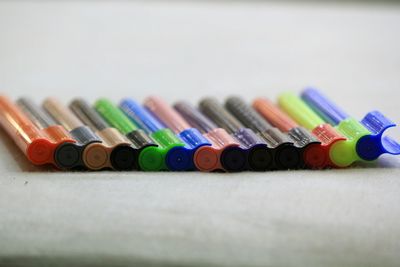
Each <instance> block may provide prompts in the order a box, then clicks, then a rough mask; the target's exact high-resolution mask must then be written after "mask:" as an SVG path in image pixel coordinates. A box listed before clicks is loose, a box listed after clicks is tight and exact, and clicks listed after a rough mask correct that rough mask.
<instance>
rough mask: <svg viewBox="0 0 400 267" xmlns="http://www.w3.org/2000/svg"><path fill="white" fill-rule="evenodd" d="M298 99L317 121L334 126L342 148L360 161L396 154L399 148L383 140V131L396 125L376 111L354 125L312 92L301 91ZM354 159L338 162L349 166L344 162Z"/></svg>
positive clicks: (385, 138)
mask: <svg viewBox="0 0 400 267" xmlns="http://www.w3.org/2000/svg"><path fill="white" fill-rule="evenodd" d="M301 97H302V98H303V100H304V101H305V102H306V103H307V104H308V105H309V106H310V107H311V108H312V109H313V110H314V111H315V112H316V113H317V114H319V115H320V117H321V118H323V119H324V120H325V121H326V122H328V123H330V124H332V125H334V126H336V128H337V129H338V130H339V131H340V132H342V133H343V135H344V136H346V137H347V139H348V142H347V143H346V144H347V145H348V146H351V149H352V150H354V147H355V150H356V152H357V154H358V156H359V157H360V158H361V159H363V160H374V159H377V158H378V157H379V156H380V155H382V154H384V153H388V154H392V155H398V154H400V144H399V143H398V142H396V141H395V140H394V139H392V138H391V137H389V136H383V133H384V131H385V130H386V129H388V128H389V127H394V126H396V125H395V124H394V123H393V122H392V121H390V120H389V119H388V118H386V117H385V116H384V115H383V114H382V113H380V112H379V111H372V112H369V113H368V114H367V115H366V116H365V117H364V119H363V120H361V122H358V121H357V120H356V119H354V118H352V117H350V116H349V115H348V114H347V113H346V112H344V111H343V110H342V109H341V108H339V107H338V106H337V105H336V104H335V103H333V102H332V101H331V100H329V98H327V97H326V96H324V95H323V94H322V93H321V92H319V91H318V90H316V89H314V88H308V89H306V90H304V91H303V93H302V94H301ZM343 149H344V148H343ZM349 149H350V148H349ZM340 156H341V155H340ZM356 159H357V158H356V157H346V158H341V160H343V161H344V163H343V164H344V165H349V164H350V163H348V162H346V160H347V161H349V162H351V161H354V160H356Z"/></svg>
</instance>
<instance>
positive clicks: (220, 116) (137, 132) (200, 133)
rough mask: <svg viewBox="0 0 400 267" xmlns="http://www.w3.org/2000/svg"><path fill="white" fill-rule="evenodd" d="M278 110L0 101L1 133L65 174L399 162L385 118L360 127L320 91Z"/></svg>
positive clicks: (152, 100) (268, 105)
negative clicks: (387, 158) (392, 158)
mask: <svg viewBox="0 0 400 267" xmlns="http://www.w3.org/2000/svg"><path fill="white" fill-rule="evenodd" d="M278 103H279V105H275V104H274V103H272V102H271V101H269V100H268V99H266V98H257V99H255V100H254V101H253V102H252V103H251V104H250V103H246V102H245V101H244V100H243V99H241V98H239V97H230V98H228V99H227V100H226V102H225V103H220V102H218V100H217V99H215V98H204V99H202V100H201V101H200V103H199V106H198V107H194V106H192V105H191V104H189V103H187V102H177V103H175V105H173V106H169V105H168V104H167V103H166V102H164V101H163V100H162V99H160V98H159V97H149V98H147V99H146V100H145V102H144V105H141V104H139V103H137V102H135V101H134V100H132V99H123V100H122V101H121V102H120V104H119V106H118V105H115V104H113V103H112V102H110V101H109V100H107V99H100V100H98V101H97V102H96V103H95V104H94V105H93V106H91V105H90V104H89V103H87V102H86V101H85V100H83V99H75V100H73V101H72V102H71V103H70V105H69V106H68V107H67V106H64V105H63V104H61V103H60V102H58V101H57V100H55V99H53V98H48V99H46V100H45V101H44V102H43V105H42V106H41V107H40V106H38V105H36V104H35V103H33V102H32V101H31V100H29V99H26V98H21V99H19V100H17V101H16V102H15V103H14V102H12V101H11V100H9V99H8V98H7V97H4V96H0V123H1V126H2V127H3V128H4V129H5V130H6V131H7V133H8V134H9V135H10V137H11V138H12V139H13V140H14V141H15V143H16V144H17V145H18V146H19V148H20V149H21V150H22V151H23V152H24V153H25V155H26V157H27V158H28V159H29V160H30V161H31V162H32V163H33V164H36V165H43V164H53V165H54V166H56V167H57V168H59V169H61V170H69V169H82V168H87V169H90V170H101V169H110V168H111V169H114V170H144V171H159V170H171V171H187V170H200V171H216V170H224V171H228V172H236V171H243V170H253V171H265V170H276V169H302V168H310V169H322V168H331V167H346V166H349V165H351V164H352V163H354V162H356V161H362V160H366V161H371V160H374V159H376V158H378V157H379V156H380V155H381V154H383V153H389V154H400V145H399V144H398V143H397V142H396V141H394V140H393V139H392V138H390V137H388V136H383V135H382V134H383V132H384V131H385V130H386V129H387V128H389V127H392V126H395V124H394V123H393V122H392V121H390V120H389V119H388V118H386V117H385V116H384V115H383V114H381V113H380V112H378V111H373V112H370V113H368V114H367V115H366V116H365V117H364V118H363V119H362V120H361V121H357V120H356V119H354V118H352V117H350V116H349V115H347V114H346V113H345V112H344V111H343V110H342V109H340V108H339V107H338V106H337V105H335V104H334V103H333V102H332V101H331V100H329V99H328V98H327V97H325V96H324V95H323V94H321V92H319V91H318V90H316V89H313V88H308V89H306V90H304V91H303V92H302V94H301V97H298V96H296V95H295V94H292V93H284V94H282V95H281V96H280V97H279V101H278Z"/></svg>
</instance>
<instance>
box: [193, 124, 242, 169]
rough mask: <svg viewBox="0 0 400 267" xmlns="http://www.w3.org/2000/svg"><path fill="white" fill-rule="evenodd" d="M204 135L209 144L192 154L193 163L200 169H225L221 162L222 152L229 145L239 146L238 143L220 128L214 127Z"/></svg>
mask: <svg viewBox="0 0 400 267" xmlns="http://www.w3.org/2000/svg"><path fill="white" fill-rule="evenodd" d="M204 136H205V137H206V138H207V139H208V140H210V141H211V143H212V145H211V146H203V147H200V148H199V149H198V150H197V151H196V153H195V155H194V163H195V165H196V167H197V168H198V169H199V170H201V171H214V170H225V169H224V168H223V166H222V163H221V155H222V152H223V151H224V150H225V149H227V148H229V147H239V146H240V143H239V142H238V141H236V140H235V139H234V138H233V137H232V136H231V135H230V134H228V133H227V132H226V131H225V130H224V129H222V128H216V129H213V130H211V131H209V132H208V133H205V134H204Z"/></svg>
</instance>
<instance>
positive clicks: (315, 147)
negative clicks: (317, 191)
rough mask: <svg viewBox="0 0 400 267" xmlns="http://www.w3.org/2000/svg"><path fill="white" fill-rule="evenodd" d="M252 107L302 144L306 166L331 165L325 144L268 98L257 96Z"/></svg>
mask: <svg viewBox="0 0 400 267" xmlns="http://www.w3.org/2000/svg"><path fill="white" fill-rule="evenodd" d="M253 108H254V109H255V110H257V112H258V113H260V114H261V116H263V117H264V118H265V119H266V120H267V121H269V122H270V123H271V124H272V125H274V126H275V127H277V128H278V129H279V130H281V131H282V132H286V133H288V135H290V136H291V137H292V138H293V139H294V140H299V142H300V143H303V144H304V145H303V147H304V148H305V149H304V152H303V159H304V162H305V164H306V165H307V166H308V167H310V168H315V169H320V168H325V167H327V166H330V165H331V163H330V160H329V149H328V148H327V146H326V145H325V144H321V142H319V141H318V139H317V138H316V137H315V136H313V135H312V134H311V133H310V132H309V131H308V130H306V129H305V128H303V127H301V126H299V125H298V124H297V123H296V122H295V121H294V120H292V119H291V118H290V117H289V116H288V115H287V114H286V113H284V112H283V111H282V110H281V109H280V108H278V107H277V106H276V105H274V104H273V103H272V102H271V101H270V100H268V99H266V98H261V97H260V98H257V99H255V100H254V102H253Z"/></svg>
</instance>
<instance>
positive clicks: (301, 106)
mask: <svg viewBox="0 0 400 267" xmlns="http://www.w3.org/2000/svg"><path fill="white" fill-rule="evenodd" d="M278 102H279V106H280V107H281V108H282V109H283V110H284V111H285V112H286V113H287V114H289V115H290V117H292V118H293V119H294V120H295V121H296V122H297V123H298V124H300V125H301V126H304V127H306V128H307V129H308V130H313V129H314V128H315V127H317V126H318V125H321V124H323V123H324V121H323V120H322V119H321V118H320V117H319V116H318V115H317V114H316V113H315V112H314V111H313V110H312V109H311V108H310V107H309V106H307V104H306V103H305V102H304V101H303V100H301V98H300V97H298V96H296V95H295V94H293V93H290V92H287V93H283V94H281V95H280V96H279V98H278Z"/></svg>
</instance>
